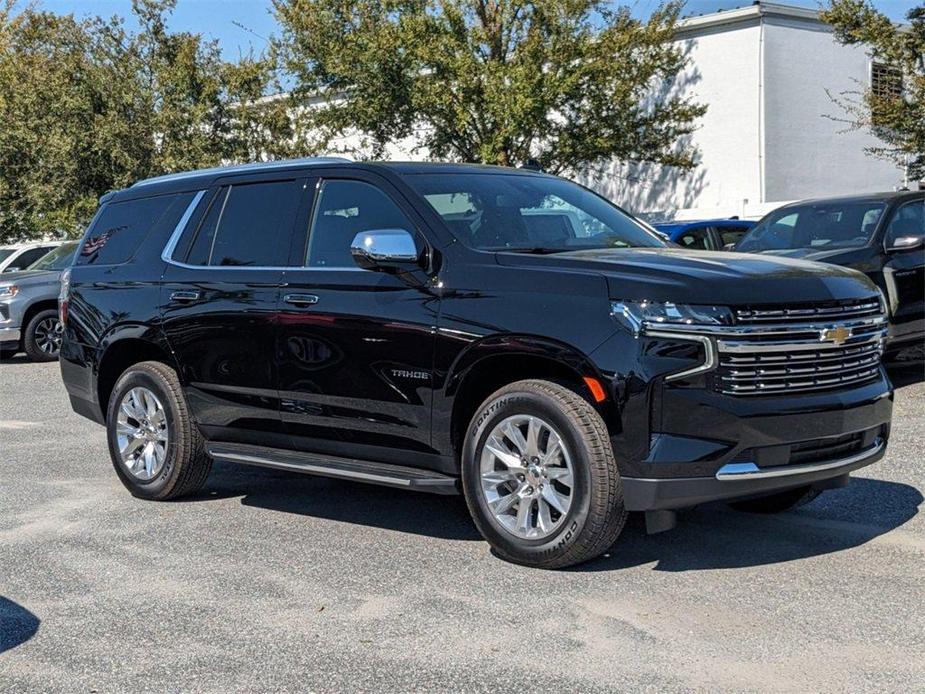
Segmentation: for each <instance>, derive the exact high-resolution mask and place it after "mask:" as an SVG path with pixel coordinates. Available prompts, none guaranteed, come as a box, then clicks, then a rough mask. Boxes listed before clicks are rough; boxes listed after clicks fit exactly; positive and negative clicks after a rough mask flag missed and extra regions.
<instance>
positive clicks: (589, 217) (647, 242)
mask: <svg viewBox="0 0 925 694" xmlns="http://www.w3.org/2000/svg"><path fill="white" fill-rule="evenodd" d="M406 180H407V181H408V183H409V184H410V185H411V187H412V188H414V189H415V190H417V192H418V193H420V194H421V195H423V196H424V198H425V199H426V200H427V202H429V203H430V205H431V207H433V208H434V210H436V211H437V214H439V215H440V216H441V217H442V218H443V221H444V222H446V224H447V226H449V227H450V229H451V230H452V232H453V234H454V235H455V236H456V237H457V238H458V239H459V240H460V241H462V242H463V243H465V244H466V245H467V246H469V247H470V248H476V249H479V250H486V251H488V250H511V251H526V252H538V253H539V252H548V253H555V252H558V251H570V250H577V249H581V248H629V247H638V246H648V247H655V248H664V247H665V246H666V243H665V242H664V241H663V240H662V239H661V238H659V237H658V236H657V235H656V234H654V233H652V232H650V231H648V230H647V229H645V228H644V227H643V226H642V225H641V224H640V223H639V222H637V221H636V220H634V219H633V218H632V217H630V216H629V215H628V214H626V213H625V212H622V211H621V210H620V209H619V208H617V207H615V206H614V205H612V204H610V203H609V202H607V201H606V200H604V199H603V198H602V197H600V196H598V195H595V194H594V193H592V192H590V191H588V190H586V189H584V188H582V187H581V186H579V185H576V184H574V183H570V182H568V181H564V180H562V179H557V178H546V177H542V176H530V175H517V174H451V173H445V174H433V173H428V174H410V175H408V176H406Z"/></svg>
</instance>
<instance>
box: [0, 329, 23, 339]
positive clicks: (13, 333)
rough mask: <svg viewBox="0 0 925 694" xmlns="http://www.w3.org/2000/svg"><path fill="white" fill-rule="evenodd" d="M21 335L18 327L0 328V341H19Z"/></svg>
mask: <svg viewBox="0 0 925 694" xmlns="http://www.w3.org/2000/svg"><path fill="white" fill-rule="evenodd" d="M21 337H22V333H21V332H20V330H19V328H0V342H19V340H20V338H21Z"/></svg>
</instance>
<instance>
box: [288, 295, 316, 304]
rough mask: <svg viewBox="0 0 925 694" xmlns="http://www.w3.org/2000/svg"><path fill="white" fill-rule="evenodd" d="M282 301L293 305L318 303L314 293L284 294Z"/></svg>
mask: <svg viewBox="0 0 925 694" xmlns="http://www.w3.org/2000/svg"><path fill="white" fill-rule="evenodd" d="M283 301H285V302H286V303H287V304H293V305H294V306H311V305H312V304H317V303H318V297H317V296H315V295H314V294H286V296H284V297H283Z"/></svg>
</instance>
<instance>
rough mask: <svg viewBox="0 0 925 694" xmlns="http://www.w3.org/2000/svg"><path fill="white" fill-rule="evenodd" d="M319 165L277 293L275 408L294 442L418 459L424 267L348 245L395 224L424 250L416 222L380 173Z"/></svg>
mask: <svg viewBox="0 0 925 694" xmlns="http://www.w3.org/2000/svg"><path fill="white" fill-rule="evenodd" d="M329 173H330V175H327V176H326V175H324V172H322V173H321V176H320V178H319V180H318V181H317V182H316V185H315V191H316V192H315V195H314V205H313V211H312V214H311V216H310V217H311V221H310V224H308V225H307V227H310V230H309V233H308V235H307V239H306V242H305V244H304V246H303V247H302V248H301V249H300V251H299V253H298V255H297V256H296V258H295V259H294V260H293V264H294V265H300V266H301V267H299V268H292V269H289V270H287V271H286V273H285V282H286V286H285V290H284V292H283V294H282V296H281V297H280V319H279V320H280V323H279V355H280V361H279V377H280V397H281V411H282V418H283V421H284V423H285V425H286V430H287V431H288V432H289V433H290V434H291V436H292V445H293V447H294V448H296V449H298V450H302V451H310V452H316V453H327V454H331V455H339V456H343V457H349V458H362V459H370V460H379V461H386V462H394V463H399V464H403V465H415V464H416V462H415V461H417V462H418V463H420V464H421V465H422V466H424V465H427V458H428V456H429V455H430V454H431V453H433V449H432V448H431V441H430V407H431V389H432V387H433V374H432V368H433V352H434V339H435V333H434V331H435V326H436V324H437V311H438V306H439V301H438V299H437V296H436V294H435V292H434V291H433V289H432V287H431V280H430V278H429V277H428V276H427V274H425V272H424V271H423V270H422V271H421V272H413V273H410V274H408V275H405V276H403V277H399V276H396V275H391V274H385V273H382V272H373V271H370V270H362V269H360V268H359V267H358V266H357V265H356V264H355V263H354V261H353V258H352V256H351V254H350V244H351V241H352V240H353V238H354V236H355V235H356V234H357V233H359V232H361V231H368V230H371V229H405V230H406V231H408V232H410V233H411V234H412V235H414V236H415V238H416V239H417V241H418V243H419V245H420V248H421V249H422V250H423V249H424V247H425V244H426V242H425V239H424V235H423V234H422V229H423V228H424V223H423V220H421V218H420V217H419V216H418V215H417V213H416V212H415V210H414V209H413V207H412V206H411V205H410V204H409V203H408V202H407V201H406V200H405V199H404V198H403V197H402V196H401V194H400V193H399V192H398V191H396V190H395V189H394V188H393V187H391V185H390V184H389V183H388V182H387V181H386V180H385V179H384V178H381V177H379V176H377V175H375V174H373V173H364V172H350V174H349V175H344V173H343V172H335V171H331V172H329ZM416 454H417V455H416Z"/></svg>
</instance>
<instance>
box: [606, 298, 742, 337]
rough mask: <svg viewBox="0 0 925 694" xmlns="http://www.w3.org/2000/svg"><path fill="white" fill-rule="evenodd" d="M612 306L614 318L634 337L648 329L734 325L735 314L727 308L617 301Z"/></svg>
mask: <svg viewBox="0 0 925 694" xmlns="http://www.w3.org/2000/svg"><path fill="white" fill-rule="evenodd" d="M612 306H613V315H614V316H616V317H617V319H619V320H621V321H622V322H623V323H624V324H625V325H626V326H627V327H628V328H629V329H630V330H632V331H633V333H635V334H639V332H641V330H642V329H643V328H646V327H650V328H660V327H663V326H664V327H665V328H670V327H671V326H681V325H732V311H731V310H729V309H728V308H727V307H725V306H704V305H694V304H675V303H672V302H664V303H659V302H652V301H615V302H613V304H612Z"/></svg>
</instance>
